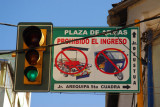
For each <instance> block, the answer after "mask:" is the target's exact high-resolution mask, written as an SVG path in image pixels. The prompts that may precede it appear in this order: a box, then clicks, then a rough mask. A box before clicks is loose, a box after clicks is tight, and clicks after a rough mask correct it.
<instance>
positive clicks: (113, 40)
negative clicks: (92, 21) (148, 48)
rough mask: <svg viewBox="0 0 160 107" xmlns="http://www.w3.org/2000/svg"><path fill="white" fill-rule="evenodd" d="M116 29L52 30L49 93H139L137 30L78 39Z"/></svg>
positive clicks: (73, 28)
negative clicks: (52, 45)
mask: <svg viewBox="0 0 160 107" xmlns="http://www.w3.org/2000/svg"><path fill="white" fill-rule="evenodd" d="M115 29H118V27H67V28H63V27H55V28H54V29H53V44H60V43H63V42H66V41H71V42H69V43H65V44H61V45H58V46H54V47H52V57H53V59H52V68H51V69H52V71H51V89H50V90H51V92H80V91H87V92H139V80H140V79H139V69H140V65H139V28H137V27H131V28H126V29H123V30H118V31H114V32H112V33H107V34H105V35H100V36H98V37H94V38H86V39H80V38H83V37H88V36H91V35H96V34H99V33H102V32H106V31H111V30H115ZM75 39H78V40H77V41H72V40H75Z"/></svg>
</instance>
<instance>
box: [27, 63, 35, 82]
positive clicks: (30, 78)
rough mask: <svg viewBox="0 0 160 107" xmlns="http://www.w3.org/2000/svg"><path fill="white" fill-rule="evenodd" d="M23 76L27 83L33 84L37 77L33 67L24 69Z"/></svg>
mask: <svg viewBox="0 0 160 107" xmlns="http://www.w3.org/2000/svg"><path fill="white" fill-rule="evenodd" d="M24 74H25V76H26V77H27V79H28V81H31V82H34V81H35V80H36V78H37V76H38V70H37V69H36V68H35V67H33V66H29V67H27V68H26V69H25V71H24Z"/></svg>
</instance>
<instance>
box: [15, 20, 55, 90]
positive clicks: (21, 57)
mask: <svg viewBox="0 0 160 107" xmlns="http://www.w3.org/2000/svg"><path fill="white" fill-rule="evenodd" d="M52 29H53V26H52V23H27V22H23V23H19V24H18V34H17V50H21V51H19V52H17V54H16V73H15V86H14V90H15V91H39V92H40V91H49V86H50V84H49V83H50V70H51V47H45V46H46V45H49V44H52Z"/></svg>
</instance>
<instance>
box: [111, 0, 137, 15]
mask: <svg viewBox="0 0 160 107" xmlns="http://www.w3.org/2000/svg"><path fill="white" fill-rule="evenodd" d="M138 1H140V0H127V1H124V2H120V3H119V5H117V6H115V7H113V8H112V9H110V10H109V11H108V13H109V15H115V14H117V13H118V12H119V11H121V10H123V9H126V8H127V7H129V6H131V5H133V4H135V3H136V2H138Z"/></svg>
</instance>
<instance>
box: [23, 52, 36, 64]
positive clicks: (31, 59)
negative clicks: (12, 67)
mask: <svg viewBox="0 0 160 107" xmlns="http://www.w3.org/2000/svg"><path fill="white" fill-rule="evenodd" d="M25 57H26V60H27V61H28V63H29V64H30V65H36V64H37V63H38V61H39V53H38V51H37V50H35V49H30V50H28V51H27V52H26V55H25Z"/></svg>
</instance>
